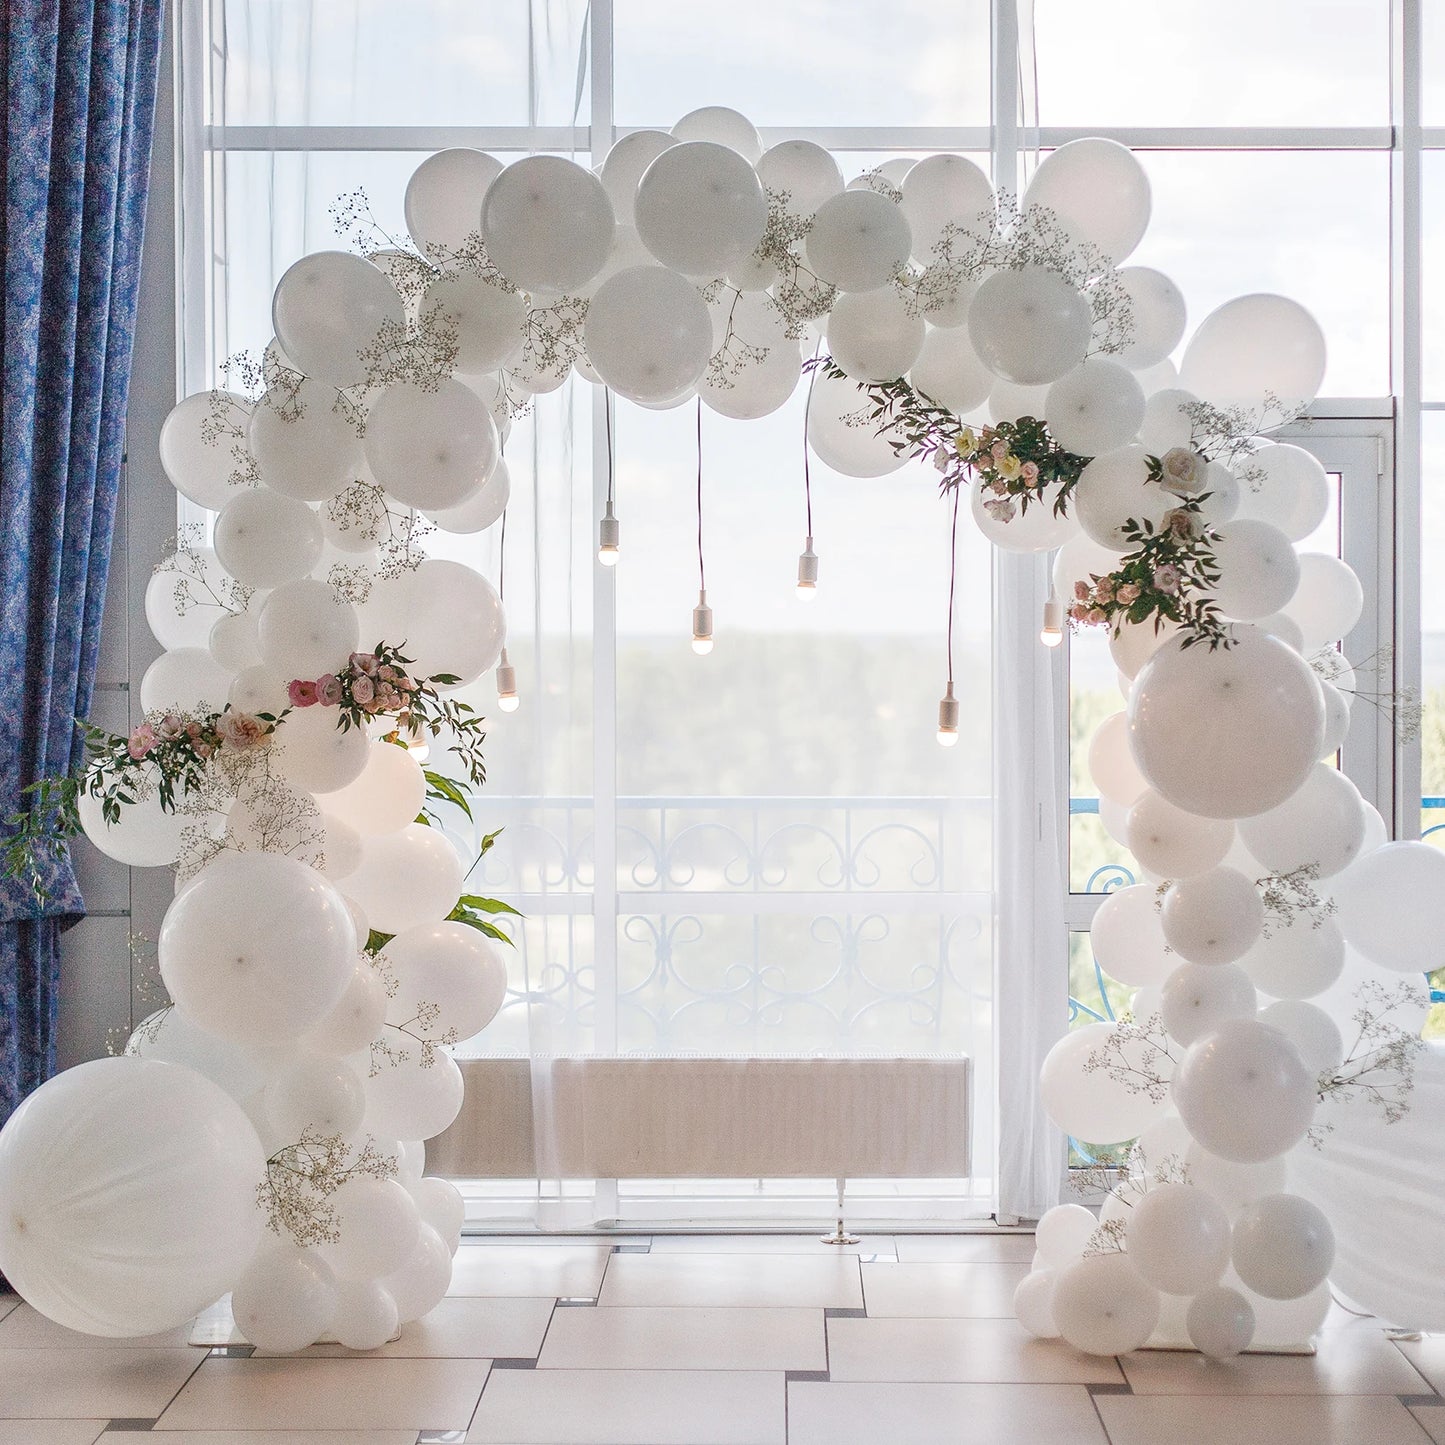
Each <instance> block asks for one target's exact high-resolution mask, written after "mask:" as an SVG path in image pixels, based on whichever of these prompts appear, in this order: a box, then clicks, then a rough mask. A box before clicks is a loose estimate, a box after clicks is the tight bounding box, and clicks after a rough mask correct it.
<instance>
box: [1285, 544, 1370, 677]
mask: <svg viewBox="0 0 1445 1445" xmlns="http://www.w3.org/2000/svg"><path fill="white" fill-rule="evenodd" d="M1364 609H1365V592H1364V588H1363V587H1362V586H1361V585H1360V579H1359V578H1358V577H1357V576H1356V575H1355V571H1354V568H1352V567H1351V566H1350V565H1349V564H1348V563H1347V562H1342V561H1341V560H1340V559H1339V558H1338V557H1331V556H1330V555H1329V554H1328V553H1327V552H1302V553H1300V556H1299V584H1298V586H1297V587H1296V588H1295V591H1294V595H1293V596H1292V597H1291V598H1290V599H1289V601H1288V602H1286V603H1285V604H1284V606H1283V611H1284V613H1285V615H1286V616H1288V617H1292V618H1293V619H1294V620H1295V622H1297V623H1298V624H1299V628H1300V632H1301V633H1302V634H1303V635H1304V651H1305V652H1306V653H1312V652H1317V651H1318V650H1319V649H1320V648H1323V647H1333V646H1334V645H1335V643H1337V642H1339V641H1340V640H1341V639H1342V638H1345V637H1347V636H1348V635H1349V634H1350V633H1351V632H1352V631H1353V630H1354V627H1355V624H1356V623H1357V622H1358V621H1359V620H1360V615H1361V614H1362V613H1363V611H1364Z"/></svg>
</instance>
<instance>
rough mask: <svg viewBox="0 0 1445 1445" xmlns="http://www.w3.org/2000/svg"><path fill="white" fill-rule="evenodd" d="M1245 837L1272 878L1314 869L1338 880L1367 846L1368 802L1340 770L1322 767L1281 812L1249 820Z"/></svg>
mask: <svg viewBox="0 0 1445 1445" xmlns="http://www.w3.org/2000/svg"><path fill="white" fill-rule="evenodd" d="M1239 836H1240V839H1241V840H1242V841H1243V843H1244V846H1245V847H1246V848H1248V849H1249V851H1250V853H1251V855H1252V856H1253V857H1255V858H1257V859H1258V860H1259V861H1260V862H1261V863H1263V864H1264V866H1265V867H1266V868H1267V869H1268V870H1269V871H1270V872H1271V873H1278V874H1286V873H1294V872H1297V871H1298V870H1299V869H1301V868H1309V869H1312V870H1313V873H1312V875H1311V876H1313V877H1316V878H1332V877H1334V875H1335V874H1337V873H1340V872H1342V871H1343V870H1344V869H1346V868H1347V867H1349V865H1350V864H1351V863H1353V862H1354V861H1355V859H1356V858H1357V857H1358V856H1359V853H1360V849H1361V847H1362V846H1363V845H1364V841H1365V806H1364V799H1362V798H1361V797H1360V790H1359V789H1358V788H1357V787H1356V786H1355V785H1354V783H1352V782H1351V781H1350V780H1349V778H1347V777H1346V776H1345V775H1344V773H1342V772H1341V771H1340V770H1339V769H1338V768H1333V767H1331V766H1330V765H1329V764H1328V763H1316V764H1315V766H1314V768H1313V770H1312V771H1311V772H1310V773H1309V775H1308V776H1307V777H1306V778H1305V781H1304V782H1303V783H1302V784H1301V786H1300V787H1299V789H1298V790H1297V791H1296V792H1295V793H1293V794H1292V795H1291V796H1290V797H1288V798H1286V799H1285V801H1284V802H1283V803H1281V804H1280V805H1279V806H1278V807H1276V808H1271V809H1270V810H1269V812H1267V813H1260V814H1258V815H1257V816H1256V817H1253V818H1246V819H1244V820H1243V821H1242V822H1241V823H1240V825H1239Z"/></svg>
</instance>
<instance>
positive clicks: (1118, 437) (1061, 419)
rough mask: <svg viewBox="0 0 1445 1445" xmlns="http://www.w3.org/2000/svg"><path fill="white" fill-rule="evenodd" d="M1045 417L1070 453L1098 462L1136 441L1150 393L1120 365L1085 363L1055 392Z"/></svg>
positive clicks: (1053, 388)
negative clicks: (1108, 454) (1097, 457)
mask: <svg viewBox="0 0 1445 1445" xmlns="http://www.w3.org/2000/svg"><path fill="white" fill-rule="evenodd" d="M1044 415H1045V416H1046V417H1047V418H1048V422H1049V430H1050V432H1051V433H1052V434H1053V438H1054V440H1055V441H1056V442H1057V443H1058V444H1059V445H1060V446H1061V447H1063V449H1064V450H1065V451H1069V452H1075V453H1077V454H1079V455H1080V456H1086V457H1096V456H1098V455H1099V454H1100V453H1101V452H1110V451H1114V450H1116V449H1117V448H1119V447H1122V446H1127V445H1128V444H1129V443H1130V442H1131V441H1133V439H1134V433H1135V432H1137V431H1138V430H1139V423H1140V422H1142V421H1143V420H1144V389H1143V388H1142V387H1141V386H1140V385H1139V383H1138V382H1137V381H1136V380H1135V379H1134V375H1133V373H1132V372H1130V371H1129V370H1128V369H1127V368H1125V367H1123V366H1120V365H1119V363H1118V362H1117V361H1108V360H1104V359H1102V358H1100V359H1095V360H1092V361H1082V362H1080V363H1079V365H1078V366H1076V367H1075V368H1074V369H1073V370H1072V371H1070V372H1067V373H1066V374H1065V375H1063V376H1061V377H1060V378H1059V379H1058V380H1057V381H1056V382H1054V384H1053V385H1052V386H1051V387H1050V388H1049V395H1048V400H1047V401H1045V403H1044Z"/></svg>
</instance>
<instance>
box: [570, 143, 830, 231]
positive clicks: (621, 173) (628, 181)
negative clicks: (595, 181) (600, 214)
mask: <svg viewBox="0 0 1445 1445" xmlns="http://www.w3.org/2000/svg"><path fill="white" fill-rule="evenodd" d="M676 144H677V137H676V136H672V135H669V134H668V133H667V132H666V131H665V130H635V131H633V132H632V133H631V134H630V135H625V136H623V137H622V138H621V139H620V140H619V141H617V142H616V143H615V144H614V145H613V147H612V149H611V150H609V151H608V152H607V156H606V158H605V159H604V160H603V162H602V169H601V170H600V171H599V173H598V174H599V176H600V177H601V180H602V188H603V189H604V190H605V191H606V192H607V198H608V199H609V200H610V201H611V202H612V210H613V213H614V214H615V215H616V217H617V223H618V225H619V226H627V227H629V228H631V227H632V223H633V206H634V204H635V202H636V200H637V183H638V182H639V181H640V180H641V179H642V173H643V172H644V171H645V170H646V169H647V168H648V166H650V165H651V164H652V163H653V161H655V160H656V159H657V158H658V156H660V155H661V154H662V153H663V151H665V150H667V149H669V148H670V147H671V146H675V145H676ZM838 184H839V185H842V181H841V180H840V181H839V183H838ZM634 234H635V232H634Z"/></svg>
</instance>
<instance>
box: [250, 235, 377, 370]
mask: <svg viewBox="0 0 1445 1445" xmlns="http://www.w3.org/2000/svg"><path fill="white" fill-rule="evenodd" d="M271 324H272V328H273V329H274V331H275V333H276V339H277V341H279V342H280V343H281V345H282V347H283V348H284V349H285V351H286V354H287V356H288V357H289V358H290V359H291V360H292V361H293V362H294V363H295V365H296V366H298V367H299V368H300V369H301V370H302V371H303V372H304V373H305V374H306V375H307V376H313V377H316V378H317V379H318V380H320V381H324V382H325V383H326V384H327V385H328V386H334V387H345V386H354V385H355V384H356V383H357V382H359V381H363V380H365V378H366V376H367V374H368V371H369V370H370V369H371V368H372V367H373V366H374V365H375V364H376V360H377V356H378V353H379V352H380V351H381V350H382V349H383V348H384V347H385V346H386V345H387V344H388V338H395V342H399V341H400V340H402V339H403V338H404V336H405V313H404V308H403V306H402V300H401V297H400V296H399V295H398V294H397V291H396V287H395V286H393V285H392V284H391V282H390V281H389V280H387V278H386V276H385V274H384V273H383V272H382V271H380V270H379V269H378V268H377V267H375V266H373V265H372V264H371V263H370V262H369V261H367V260H365V259H364V258H363V257H361V256H354V255H352V254H351V253H350V252H349V251H316V252H313V253H312V254H311V255H309V256H303V257H302V258H301V259H300V260H299V261H297V262H295V263H294V264H293V265H291V266H290V267H289V268H288V269H287V270H286V272H285V274H284V275H283V276H282V277H281V279H280V281H278V282H277V283H276V294H275V297H274V298H273V300H272V302H271ZM395 342H393V343H392V344H395Z"/></svg>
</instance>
